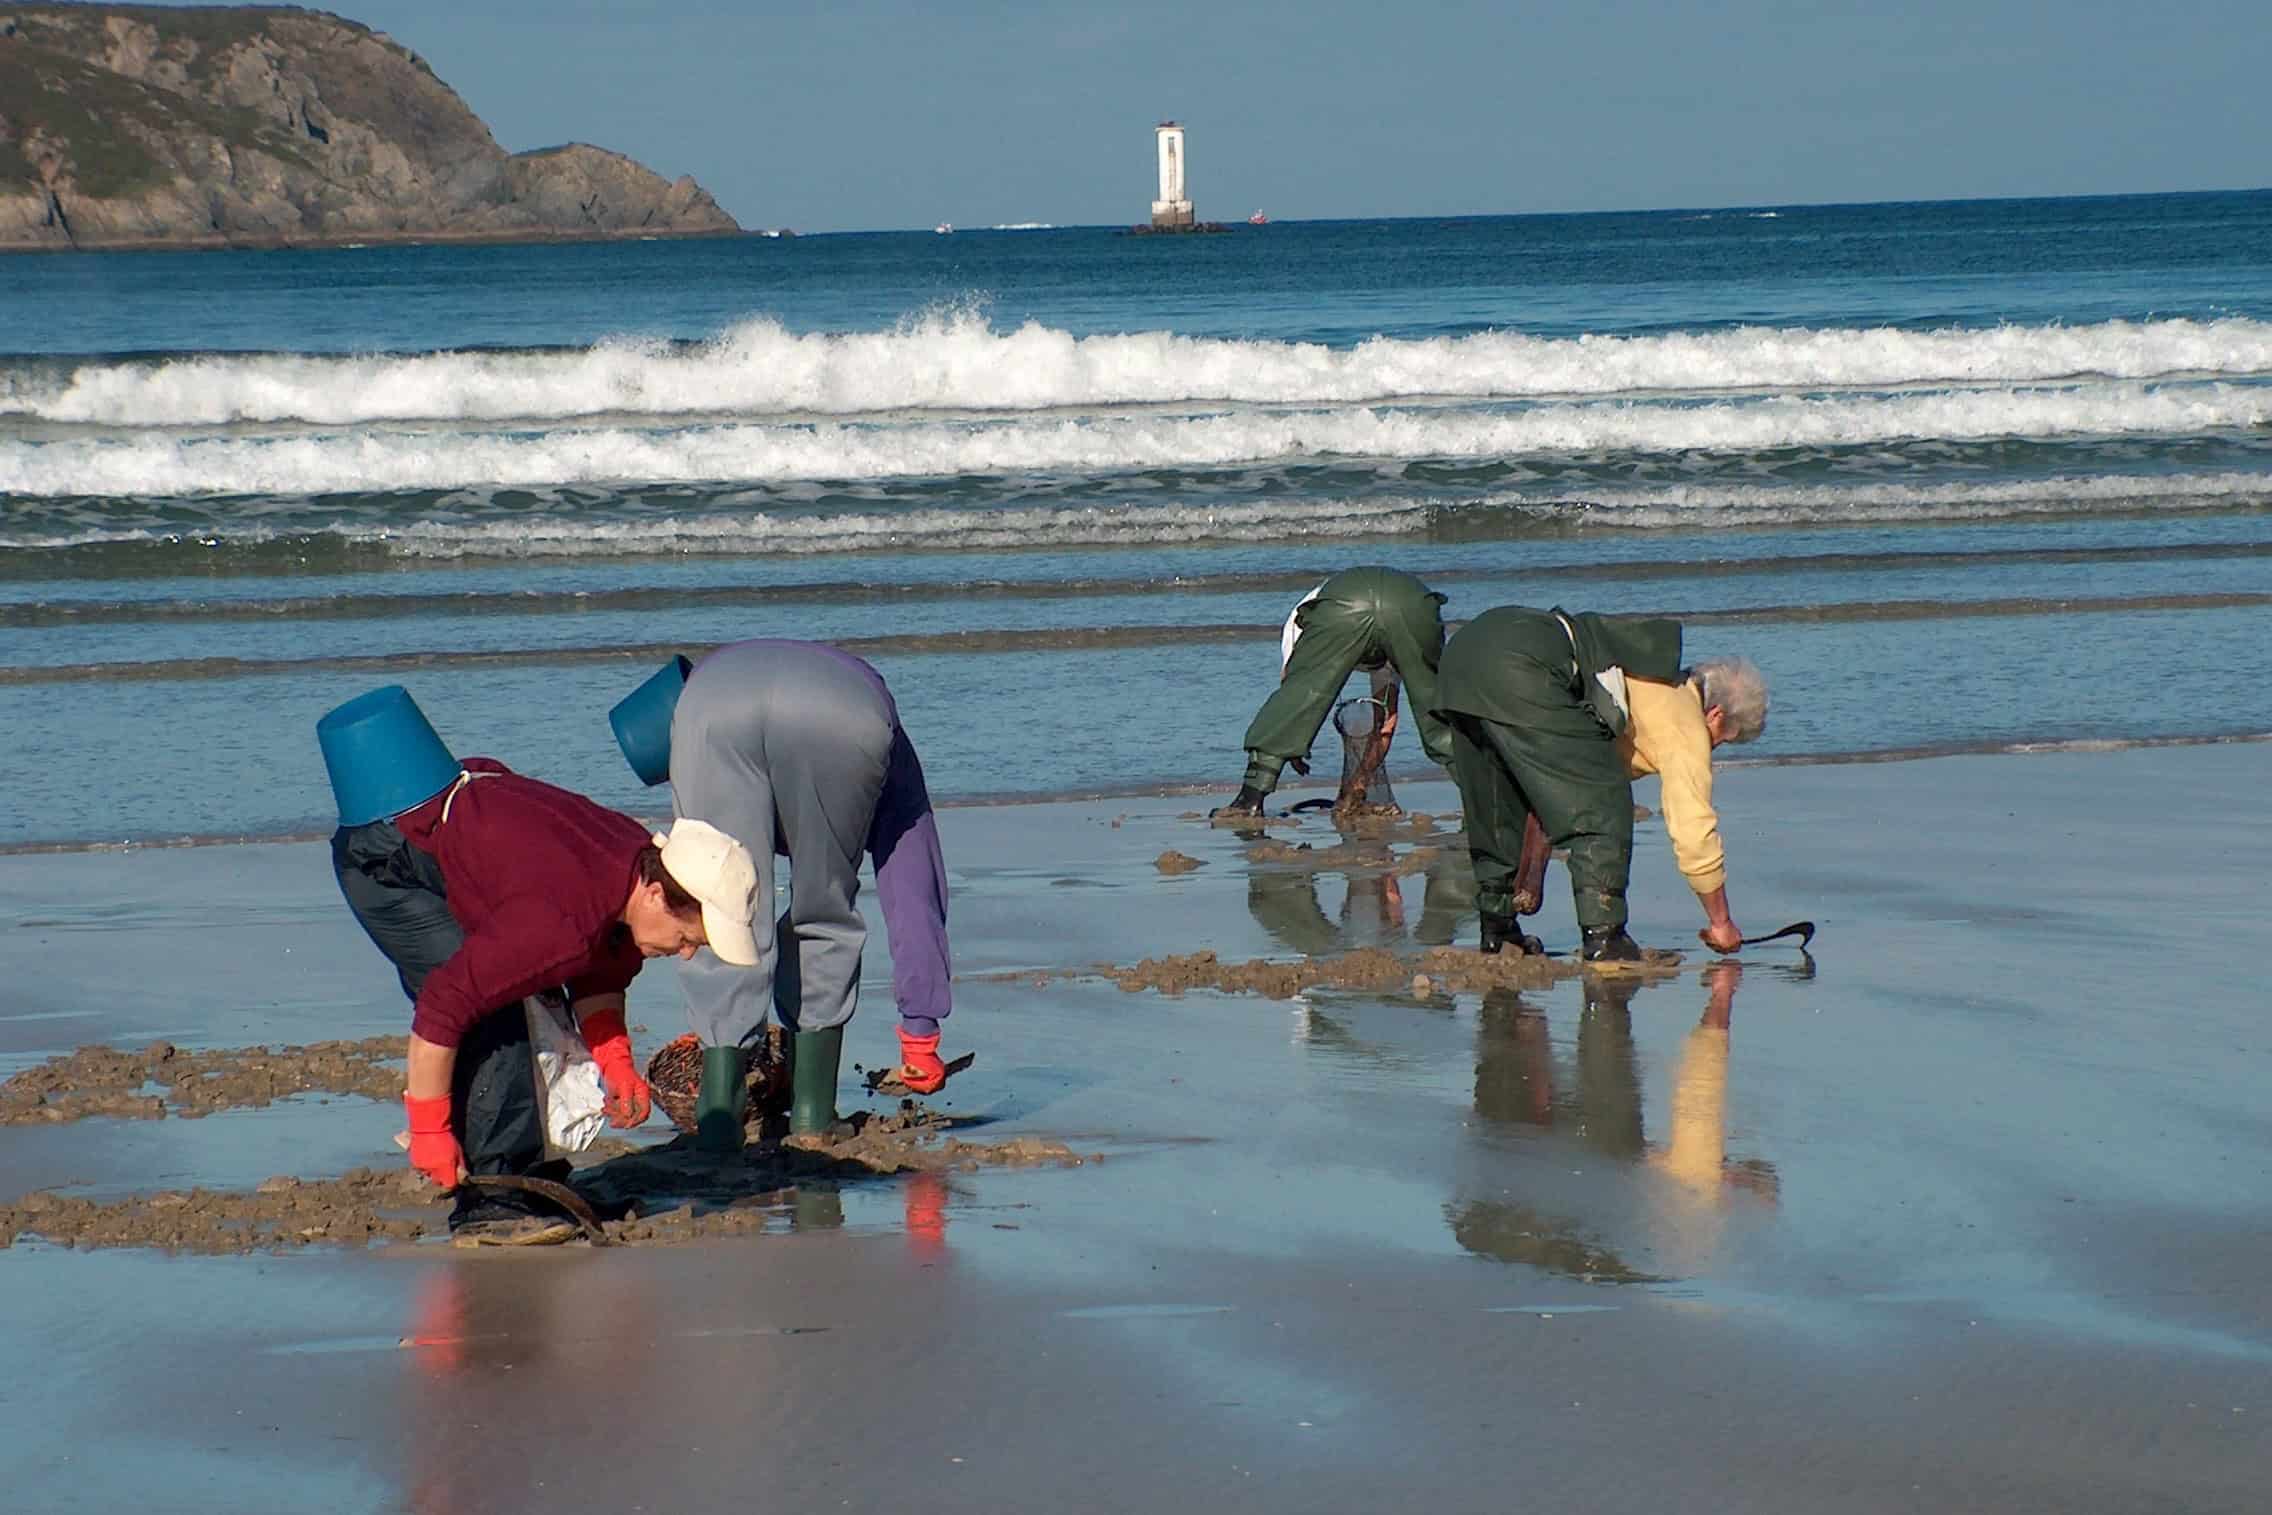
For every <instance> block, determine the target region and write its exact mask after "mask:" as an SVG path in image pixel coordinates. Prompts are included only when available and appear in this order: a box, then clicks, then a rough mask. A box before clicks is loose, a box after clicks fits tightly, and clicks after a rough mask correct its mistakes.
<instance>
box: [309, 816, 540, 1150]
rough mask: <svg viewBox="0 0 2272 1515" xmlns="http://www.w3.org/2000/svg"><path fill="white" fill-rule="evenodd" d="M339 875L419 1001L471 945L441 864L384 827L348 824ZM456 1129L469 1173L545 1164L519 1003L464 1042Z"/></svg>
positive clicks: (336, 864) (532, 1064) (454, 1085)
mask: <svg viewBox="0 0 2272 1515" xmlns="http://www.w3.org/2000/svg"><path fill="white" fill-rule="evenodd" d="M331 866H332V871H333V873H335V874H336V875H338V878H339V892H340V893H341V894H342V895H344V896H346V899H347V908H348V909H350V910H352V911H354V912H355V920H356V922H357V923H358V924H359V925H361V926H362V928H363V931H364V933H365V934H366V935H367V936H369V937H370V938H371V941H372V942H373V943H374V944H375V945H376V946H377V947H378V949H379V950H380V951H381V952H383V953H385V954H386V958H387V961H388V962H390V963H392V964H394V968H395V973H396V974H397V975H398V976H399V977H400V978H401V980H402V992H403V993H404V994H406V995H408V996H410V998H412V999H413V1000H415V999H417V998H418V987H419V985H421V984H423V983H425V982H426V975H427V974H429V973H431V972H433V971H434V970H435V969H436V968H439V967H440V966H441V965H442V964H443V963H445V962H447V961H449V959H450V957H451V955H452V954H453V953H455V952H456V951H457V950H458V947H459V945H460V944H461V943H462V942H463V941H464V940H465V933H464V932H463V931H461V930H460V929H459V928H458V923H457V919H456V918H455V917H454V916H452V915H451V914H450V907H449V903H448V900H447V897H446V891H445V890H444V889H443V887H442V869H441V865H440V864H439V863H437V862H435V861H434V858H433V855H432V854H431V853H428V852H425V851H423V850H421V849H419V848H417V847H414V846H412V845H411V844H410V843H409V842H408V841H406V840H404V838H403V835H402V833H401V832H399V831H397V830H396V829H395V828H394V827H393V825H391V824H390V823H388V822H386V821H373V822H371V823H370V824H369V825H367V826H343V827H341V828H340V829H339V830H338V831H336V832H334V833H333V834H332V838H331ZM450 1126H451V1129H452V1130H453V1131H454V1132H455V1133H456V1135H457V1139H458V1146H459V1147H460V1148H461V1149H462V1150H463V1151H464V1153H465V1166H466V1171H467V1172H468V1173H526V1172H528V1171H529V1170H530V1169H532V1168H534V1167H536V1166H537V1165H538V1164H539V1163H541V1162H542V1161H543V1160H544V1117H543V1114H542V1112H541V1110H540V1109H539V1107H538V1104H537V1089H536V1055H535V1051H534V1049H533V1048H531V1047H530V1046H529V1025H528V1017H527V1016H526V1015H525V1014H524V1013H523V1012H522V1009H521V1003H520V1001H518V1000H515V1001H514V1002H513V1003H512V1004H510V1005H499V1006H498V1007H496V1008H495V1009H494V1010H492V1011H490V1012H489V1013H488V1014H487V1015H485V1016H483V1017H482V1018H481V1019H480V1020H478V1021H476V1022H474V1024H473V1026H472V1027H471V1028H470V1029H469V1030H468V1031H467V1032H466V1035H465V1039H464V1040H463V1041H461V1042H460V1043H459V1044H458V1058H457V1068H456V1071H455V1072H454V1073H453V1075H452V1077H451V1080H450Z"/></svg>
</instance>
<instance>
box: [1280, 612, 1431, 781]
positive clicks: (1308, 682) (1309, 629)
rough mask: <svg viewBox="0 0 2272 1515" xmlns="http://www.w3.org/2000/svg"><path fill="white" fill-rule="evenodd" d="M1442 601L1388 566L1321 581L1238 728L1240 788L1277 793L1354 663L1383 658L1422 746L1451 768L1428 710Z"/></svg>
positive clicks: (1312, 738)
mask: <svg viewBox="0 0 2272 1515" xmlns="http://www.w3.org/2000/svg"><path fill="white" fill-rule="evenodd" d="M1443 603H1444V597H1443V596H1442V595H1440V594H1437V593H1436V592H1435V591H1434V590H1432V589H1430V588H1429V587H1428V586H1427V585H1425V584H1423V583H1421V582H1420V581H1419V580H1418V579H1416V578H1414V577H1413V576H1412V575H1411V574H1408V573H1399V572H1398V571H1397V570H1395V569H1393V568H1349V569H1344V570H1342V571H1341V572H1340V573H1337V574H1335V575H1334V576H1333V577H1332V578H1330V579H1327V580H1326V581H1325V583H1324V585H1323V586H1322V587H1320V588H1319V590H1318V593H1317V598H1316V599H1314V600H1311V601H1310V602H1308V603H1307V604H1305V605H1303V606H1302V608H1301V609H1300V610H1299V611H1297V612H1295V614H1296V618H1297V623H1298V624H1299V625H1300V627H1301V629H1302V635H1301V639H1300V640H1299V641H1297V642H1295V643H1294V655H1293V656H1292V657H1291V658H1289V659H1288V660H1287V662H1286V674H1285V677H1284V678H1283V679H1282V680H1280V681H1279V684H1278V687H1277V689H1275V690H1274V691H1272V692H1271V695H1270V698H1269V699H1267V700H1265V701H1263V703H1262V709H1260V710H1259V711H1257V712H1255V717H1254V722H1253V724H1252V725H1250V726H1248V727H1247V728H1246V756H1247V763H1246V780H1245V782H1246V786H1247V787H1248V788H1251V789H1254V790H1257V791H1259V792H1261V793H1263V794H1268V793H1269V792H1270V791H1271V790H1273V789H1275V788H1277V787H1278V774H1279V771H1280V770H1281V769H1283V768H1284V767H1285V766H1286V764H1287V763H1288V762H1290V761H1292V760H1293V759H1295V758H1298V757H1306V756H1307V755H1308V753H1309V750H1310V746H1311V744H1312V743H1314V742H1316V740H1317V733H1318V728H1319V727H1321V726H1323V725H1324V724H1325V718H1326V715H1327V714H1328V713H1329V712H1330V711H1331V710H1332V709H1333V702H1334V701H1335V700H1336V699H1337V698H1338V697H1339V696H1340V694H1341V686H1342V685H1344V684H1346V683H1347V682H1348V681H1349V675H1350V674H1351V673H1352V672H1354V671H1355V670H1356V668H1357V665H1358V664H1359V663H1363V662H1367V661H1370V660H1373V659H1376V658H1386V659H1387V660H1388V661H1389V663H1390V665H1391V666H1393V667H1394V668H1395V669H1396V676H1397V677H1398V678H1399V679H1402V680H1403V681H1404V687H1405V688H1406V690H1408V691H1409V692H1410V693H1411V696H1412V697H1411V700H1410V701H1409V703H1410V705H1411V708H1412V711H1413V713H1414V715H1415V716H1416V717H1417V718H1418V720H1419V724H1420V745H1421V746H1422V747H1423V748H1425V749H1426V750H1427V753H1428V756H1429V757H1431V758H1433V759H1435V760H1436V761H1437V762H1439V763H1449V762H1450V761H1451V750H1452V749H1451V731H1450V728H1449V727H1447V726H1446V725H1445V723H1444V721H1443V719H1442V718H1441V717H1439V716H1438V715H1436V714H1435V708H1436V662H1437V659H1438V658H1440V657H1441V656H1442V655H1443V650H1444V620H1443Z"/></svg>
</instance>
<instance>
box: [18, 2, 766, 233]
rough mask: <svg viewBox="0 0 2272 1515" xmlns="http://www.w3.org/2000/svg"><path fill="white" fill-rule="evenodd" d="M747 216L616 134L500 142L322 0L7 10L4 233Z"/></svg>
mask: <svg viewBox="0 0 2272 1515" xmlns="http://www.w3.org/2000/svg"><path fill="white" fill-rule="evenodd" d="M740 230H741V228H740V227H739V225H737V224H736V223H735V221H734V219H733V217H731V216H729V215H727V214H726V213H725V211H723V210H721V209H720V208H719V207H718V204H717V202H716V201H714V200H712V199H711V198H710V194H709V192H708V191H707V190H705V189H703V188H702V186H700V185H699V184H696V183H695V182H694V181H693V180H692V179H690V178H680V179H678V180H675V181H673V180H668V179H665V178H663V176H662V175H660V174H657V173H655V172H653V171H652V170H650V169H647V168H644V167H642V166H640V165H639V164H637V163H634V162H633V161H631V160H630V159H629V158H626V157H623V156H622V155H620V154H618V153H611V152H608V151H606V150H604V149H602V148H597V147H589V146H586V145H584V144H582V143H573V144H569V145H567V146H563V147H550V148H544V149H541V150H538V151H535V152H527V153H517V154H516V153H508V152H506V151H505V150H504V149H503V148H502V147H500V146H498V145H497V141H496V139H495V138H494V137H492V136H491V135H490V133H489V128H488V127H487V126H486V125H484V124H483V123H482V121H481V119H480V118H479V117H478V116H476V115H474V113H473V112H472V111H471V110H470V109H468V108H467V106H466V104H465V102H464V101H463V100H461V99H459V98H458V95H457V93H456V92H455V91H454V90H452V89H451V88H450V87H449V86H448V85H446V84H444V83H443V82H442V81H441V80H440V79H438V78H436V77H435V76H434V72H433V70H432V69H430V68H428V67H427V66H426V64H425V62H424V61H423V60H421V59H420V58H419V57H418V56H417V55H416V54H415V53H412V52H410V51H409V50H408V49H406V48H404V47H402V46H401V45H400V44H398V43H396V42H394V41H393V40H392V39H390V38H388V37H386V36H385V35H383V34H382V33H378V32H374V31H372V30H370V29H369V28H368V27H365V26H362V25H360V24H358V23H356V22H353V21H348V20H343V19H342V18H340V17H337V16H332V15H327V14H325V13H323V12H321V11H309V10H296V9H286V8H266V7H263V8H253V7H227V8H198V9H177V8H173V7H166V6H151V5H67V6H65V5H47V6H35V7H30V8H25V9H17V10H10V11H7V12H6V13H4V14H0V249H27V248H71V247H77V248H105V247H229V246H289V245H323V244H337V243H344V242H416V241H515V240H544V239H583V238H604V237H633V236H693V235H704V234H711V235H715V234H727V233H735V232H738V231H740Z"/></svg>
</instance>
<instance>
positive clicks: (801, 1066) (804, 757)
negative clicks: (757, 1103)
mask: <svg viewBox="0 0 2272 1515" xmlns="http://www.w3.org/2000/svg"><path fill="white" fill-rule="evenodd" d="M608 721H609V724H610V726H612V727H613V728H614V731H615V735H616V741H617V743H618V745H620V746H621V747H622V749H623V755H624V756H625V757H626V758H627V759H629V760H630V763H631V767H632V770H633V771H634V772H636V773H637V774H638V775H639V777H640V778H641V779H642V780H643V781H645V782H646V783H648V784H660V783H663V782H665V781H668V782H669V784H670V786H671V804H672V807H673V808H674V809H675V810H676V811H677V813H678V814H679V816H680V817H682V818H683V819H695V820H702V821H707V822H709V823H711V824H712V825H715V826H717V827H718V828H719V829H721V830H722V831H724V832H725V833H726V834H727V835H729V836H732V837H734V838H735V839H736V840H737V841H739V842H740V843H741V844H742V845H743V846H745V847H746V848H748V850H749V853H750V856H752V857H753V858H757V859H760V860H762V866H760V867H759V868H758V870H757V891H756V895H755V902H754V905H753V907H752V908H753V910H754V918H755V919H758V920H764V919H766V918H767V917H768V916H769V915H771V913H772V911H773V867H772V859H773V858H774V856H775V855H776V854H777V853H778V854H780V855H782V856H786V857H787V858H788V859H789V902H788V906H787V908H786V909H784V910H783V911H782V912H781V915H780V918H779V919H778V921H776V923H775V927H774V930H773V932H772V933H771V934H769V935H765V936H763V937H761V939H760V940H759V942H758V945H757V954H756V957H755V960H754V961H752V962H749V963H741V964H737V963H735V962H733V961H732V960H730V959H726V958H724V957H723V955H722V954H699V955H697V956H696V957H695V958H694V959H693V961H692V962H690V963H689V964H688V965H687V966H686V968H685V969H683V970H682V972H681V979H682V981H683V982H684V984H685V986H686V993H687V1000H688V1009H689V1013H690V1016H691V1018H692V1021H693V1027H694V1031H695V1034H696V1035H697V1036H699V1037H700V1038H701V1039H702V1043H703V1048H704V1051H703V1071H702V1088H701V1094H700V1098H699V1102H698V1104H697V1106H696V1114H695V1123H696V1137H695V1139H696V1142H697V1143H698V1144H699V1145H701V1146H702V1147H704V1148H706V1149H708V1150H713V1151H730V1150H733V1149H734V1148H737V1147H739V1146H740V1145H741V1142H742V1134H743V1115H744V1112H743V1108H742V1106H743V1100H744V1089H745V1085H744V1081H743V1080H744V1069H745V1058H746V1056H747V1049H750V1048H753V1047H754V1046H755V1045H756V1044H757V1039H758V1038H759V1037H760V1036H762V1035H763V1034H764V1027H765V1020H766V1013H767V1011H768V1009H769V1008H770V1009H772V1010H773V1011H775V1012H776V1013H778V1014H779V1015H780V1017H781V1022H782V1025H783V1027H784V1028H785V1029H787V1030H789V1031H790V1032H791V1033H792V1035H791V1037H790V1040H789V1056H790V1071H789V1081H790V1090H791V1094H790V1099H791V1104H790V1113H789V1133H790V1134H789V1139H790V1141H791V1142H792V1143H793V1144H798V1145H807V1144H812V1143H815V1142H819V1141H823V1140H825V1138H826V1136H827V1133H828V1132H829V1130H830V1129H831V1128H832V1127H833V1126H834V1125H835V1124H836V1082H837V1070H838V1067H839V1065H840V1063H841V1060H842V1056H843V1048H844V1027H845V1024H846V1022H848V1021H849V1020H850V1019H851V1018H852V1013H853V1010H854V1008H855V1004H856V1001H857V999H858V995H859V987H860V953H861V949H862V947H863V946H864V945H865V943H866V941H867V935H868V928H867V922H866V920H865V919H864V918H863V917H862V915H861V913H860V910H859V903H858V902H859V896H860V863H861V859H862V857H863V855H865V856H866V857H868V858H871V859H873V860H874V864H875V874H876V897H877V900H878V903H879V904H880V906H881V907H882V910H883V917H884V925H885V929H886V932H887V934H888V936H889V938H890V942H891V964H892V988H893V993H894V995H895V997H896V999H897V1001H898V1005H899V1026H898V1032H899V1045H900V1066H899V1069H898V1075H899V1078H900V1079H901V1081H903V1082H904V1083H905V1084H906V1085H907V1087H908V1088H910V1089H912V1090H913V1091H915V1092H916V1093H918V1094H931V1093H935V1092H937V1090H938V1089H939V1088H940V1087H941V1086H942V1085H944V1084H945V1082H946V1078H947V1070H946V1065H945V1064H944V1063H943V1062H942V1061H941V1060H940V1057H939V1035H940V1032H939V1023H940V1022H941V1021H943V1020H945V1019H946V1018H947V1016H948V1014H949V1013H950V1012H951V1011H952V1009H953V999H952V990H951V988H950V985H949V979H950V977H951V975H952V965H951V963H950V959H949V952H948V946H947V870H946V862H945V859H944V858H943V857H942V856H941V854H940V851H939V832H938V825H937V822H936V821H935V820H934V819H933V817H932V813H931V796H930V793H929V791H928V790H927V789H926V788H925V787H924V783H923V765H922V763H921V761H920V760H918V759H917V757H916V755H915V744H914V743H913V742H912V741H910V740H909V739H908V735H907V732H906V730H905V729H904V728H902V727H901V725H900V723H899V709H898V706H897V705H896V704H895V703H894V702H893V700H892V697H891V691H890V690H889V689H888V688H886V687H885V685H884V681H883V677H882V675H880V674H878V673H877V672H876V670H875V669H873V668H871V667H870V666H868V664H867V663H865V662H863V661H862V660H860V659H859V658H856V657H854V656H852V655H851V654H850V653H848V652H843V651H840V650H839V649H837V648H834V647H830V646H827V645H825V644H823V643H819V642H798V641H784V640H768V639H761V640H756V641H747V642H737V643H734V644H733V645H731V646H727V647H721V648H719V649H718V650H717V651H715V652H713V653H711V654H710V655H709V656H708V657H705V658H704V659H703V660H702V661H701V662H699V663H693V662H689V661H688V660H687V659H685V658H673V659H672V660H671V661H670V662H669V663H667V664H665V665H664V667H663V668H662V670H661V671H660V672H658V673H656V674H655V675H653V676H652V677H651V678H649V679H648V680H647V682H646V683H644V684H642V685H640V687H639V688H638V689H637V690H635V691H633V693H632V694H631V695H630V696H628V697H627V698H625V699H624V700H623V701H622V702H620V703H619V704H618V705H616V707H615V708H614V709H613V710H612V711H610V712H609V715H608Z"/></svg>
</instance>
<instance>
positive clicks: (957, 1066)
mask: <svg viewBox="0 0 2272 1515" xmlns="http://www.w3.org/2000/svg"><path fill="white" fill-rule="evenodd" d="M977 1061H978V1054H977V1053H975V1052H965V1053H964V1054H963V1055H962V1056H960V1057H958V1058H956V1059H955V1060H954V1061H953V1062H950V1063H948V1064H947V1077H948V1078H950V1079H951V1078H953V1077H954V1076H955V1075H956V1074H958V1073H960V1072H962V1070H963V1069H965V1068H967V1067H969V1066H970V1065H971V1064H972V1063H975V1062H977ZM860 1079H861V1082H862V1084H863V1085H864V1086H865V1087H866V1089H867V1091H868V1092H869V1093H870V1094H912V1093H914V1092H915V1091H913V1090H912V1089H910V1088H908V1087H907V1085H906V1084H904V1083H902V1082H900V1077H899V1069H898V1067H897V1066H893V1067H890V1068H869V1069H866V1070H865V1071H863V1072H862V1073H861V1075H860ZM945 1087H946V1085H945V1084H941V1085H940V1086H939V1088H941V1089H944V1088H945ZM933 1092H934V1093H936V1092H937V1091H936V1090H934V1091H933Z"/></svg>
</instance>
